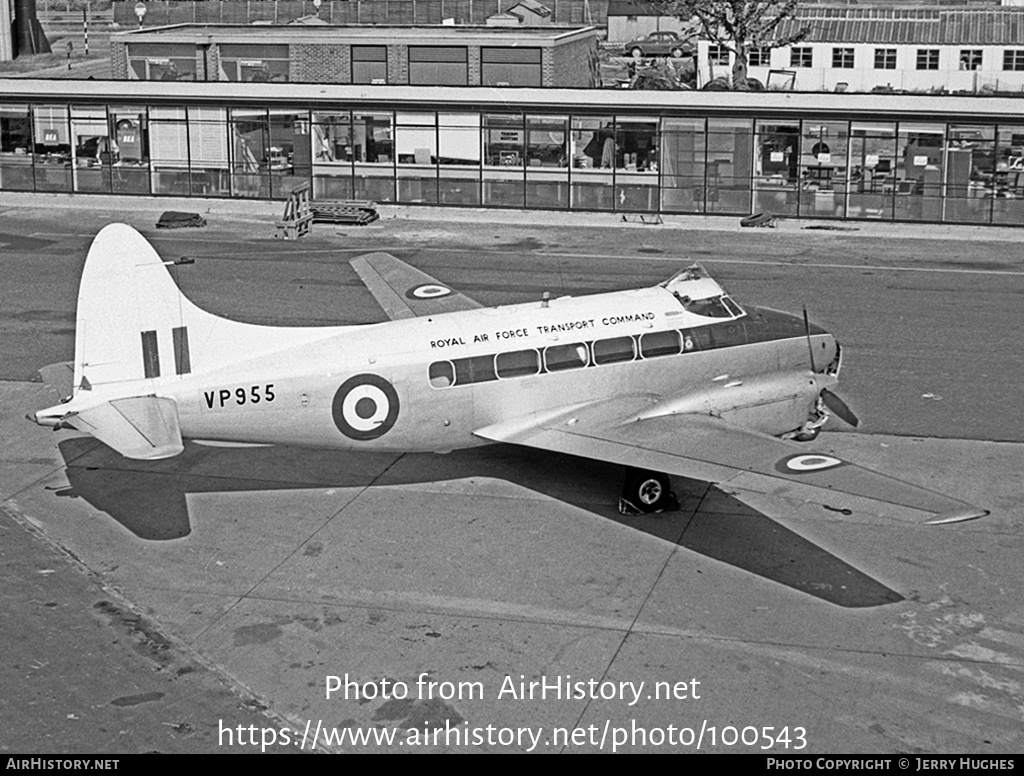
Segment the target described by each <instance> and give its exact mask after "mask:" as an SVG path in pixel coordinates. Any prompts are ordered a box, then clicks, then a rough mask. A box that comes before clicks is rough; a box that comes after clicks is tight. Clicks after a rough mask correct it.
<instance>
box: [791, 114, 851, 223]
mask: <svg viewBox="0 0 1024 776" xmlns="http://www.w3.org/2000/svg"><path fill="white" fill-rule="evenodd" d="M848 126H849V125H848V124H847V123H846V122H845V121H813V120H804V122H803V129H802V133H801V136H800V165H799V173H800V179H799V187H800V215H801V216H804V217H811V218H842V217H843V215H844V210H845V206H846V188H847V175H848V172H849V164H848V163H847V159H848V156H849V151H850V149H849V145H850V137H849V129H848Z"/></svg>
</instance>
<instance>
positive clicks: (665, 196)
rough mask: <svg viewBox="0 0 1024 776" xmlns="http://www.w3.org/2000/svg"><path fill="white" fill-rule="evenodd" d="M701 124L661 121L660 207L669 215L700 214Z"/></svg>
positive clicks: (703, 138) (704, 139)
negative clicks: (662, 149)
mask: <svg viewBox="0 0 1024 776" xmlns="http://www.w3.org/2000/svg"><path fill="white" fill-rule="evenodd" d="M705 123H706V120H705V119H703V118H692V119H691V118H687V119H677V118H666V119H663V121H662V135H661V138H662V146H663V148H664V151H663V153H662V157H661V158H662V168H661V206H662V208H664V209H665V210H667V211H669V212H676V213H702V212H704V198H705V193H706V190H705V181H704V171H705V169H706V165H705V162H706V154H707V133H706V132H705V126H704V125H705Z"/></svg>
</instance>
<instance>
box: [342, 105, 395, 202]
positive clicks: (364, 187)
mask: <svg viewBox="0 0 1024 776" xmlns="http://www.w3.org/2000/svg"><path fill="white" fill-rule="evenodd" d="M352 159H353V176H354V177H353V181H352V184H353V192H352V193H353V196H354V197H355V198H356V199H366V200H371V201H374V202H394V201H395V166H394V165H395V142H394V127H393V121H392V115H391V114H390V113H368V112H363V111H353V113H352Z"/></svg>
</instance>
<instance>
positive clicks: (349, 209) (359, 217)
mask: <svg viewBox="0 0 1024 776" xmlns="http://www.w3.org/2000/svg"><path fill="white" fill-rule="evenodd" d="M309 209H310V212H311V213H312V214H313V221H314V222H316V223H321V222H330V223H335V224H356V225H357V226H363V225H365V224H369V223H372V222H373V221H376V220H377V219H378V218H380V216H379V215H378V213H377V203H376V202H369V201H366V200H321V201H319V202H311V203H310V205H309Z"/></svg>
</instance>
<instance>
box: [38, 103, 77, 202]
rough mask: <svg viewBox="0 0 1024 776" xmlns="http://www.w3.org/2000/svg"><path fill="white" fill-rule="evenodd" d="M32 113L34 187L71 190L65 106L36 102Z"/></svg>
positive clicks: (40, 189)
mask: <svg viewBox="0 0 1024 776" xmlns="http://www.w3.org/2000/svg"><path fill="white" fill-rule="evenodd" d="M32 114H33V116H32V118H33V123H32V128H33V133H32V135H33V138H34V140H35V147H34V149H33V151H34V152H33V154H32V158H33V162H34V164H35V183H36V191H71V180H72V175H71V172H72V171H71V128H70V125H69V124H68V106H67V105H36V106H35V107H34V108H33V111H32Z"/></svg>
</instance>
